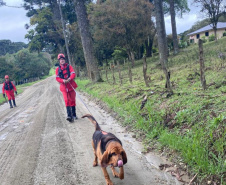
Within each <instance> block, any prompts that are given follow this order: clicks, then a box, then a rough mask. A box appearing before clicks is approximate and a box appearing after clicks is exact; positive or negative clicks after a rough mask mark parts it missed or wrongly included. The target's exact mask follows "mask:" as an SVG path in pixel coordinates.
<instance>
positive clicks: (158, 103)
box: [76, 38, 226, 184]
mask: <svg viewBox="0 0 226 185" xmlns="http://www.w3.org/2000/svg"><path fill="white" fill-rule="evenodd" d="M218 52H224V53H225V54H226V38H223V39H221V40H219V41H218V42H217V44H216V43H215V42H209V43H205V44H204V57H205V67H206V71H205V75H206V81H207V85H208V89H207V90H205V91H204V90H203V89H202V87H201V83H200V77H199V75H198V74H199V73H200V71H199V59H198V46H197V45H193V46H190V47H188V48H186V49H184V50H181V52H180V53H179V54H178V55H176V56H173V55H172V56H170V57H169V64H168V65H169V68H170V71H171V82H172V86H173V91H174V95H172V96H171V97H169V98H166V94H167V92H166V89H165V88H164V86H165V80H164V75H163V72H162V70H161V66H160V65H159V61H158V57H152V58H148V59H147V62H148V71H147V74H148V75H149V76H150V77H151V82H150V87H149V88H148V87H146V86H145V83H144V80H143V72H142V70H143V66H142V63H143V61H142V60H140V61H136V66H135V68H133V69H132V73H133V83H132V84H130V82H129V78H128V71H127V69H128V68H127V66H121V69H122V71H121V73H122V75H123V84H122V85H120V81H119V78H118V72H117V70H115V78H116V84H115V85H113V79H112V72H111V71H108V81H107V79H106V75H105V71H102V78H103V80H104V81H105V82H103V83H92V82H90V81H89V80H79V79H76V82H77V83H78V89H79V90H81V91H85V92H87V93H89V94H91V95H92V96H93V97H96V98H98V99H100V100H102V101H103V102H105V103H106V104H107V105H108V107H110V108H111V109H112V110H113V111H114V112H116V113H117V114H118V116H120V117H121V118H123V119H122V120H123V122H122V124H123V125H130V126H132V127H133V129H135V130H138V131H141V132H143V133H144V134H145V136H146V137H145V140H144V141H145V142H144V144H146V145H148V144H149V145H151V144H153V143H158V146H159V147H158V149H160V150H163V148H164V147H167V148H169V149H170V150H172V151H176V152H177V153H178V154H179V155H180V156H181V157H182V159H183V162H184V163H186V164H187V165H188V166H189V169H190V171H191V172H193V173H198V175H199V179H210V178H211V177H214V178H215V179H218V181H219V182H220V183H221V184H223V181H226V179H225V178H226V177H225V171H226V157H225V156H226V127H225V125H226V124H225V123H226V109H225V104H226V85H225V83H226V61H225V60H224V61H223V60H221V59H219V58H218ZM222 66H223V67H222ZM162 77H163V78H162ZM144 95H147V96H148V101H147V103H146V105H145V107H144V108H143V109H142V110H140V106H141V101H142V100H143V96H144ZM166 118H171V119H170V120H169V121H167V122H166V120H167V119H166ZM205 182H206V181H205Z"/></svg>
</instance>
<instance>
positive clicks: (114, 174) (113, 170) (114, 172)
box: [111, 166, 119, 177]
mask: <svg viewBox="0 0 226 185" xmlns="http://www.w3.org/2000/svg"><path fill="white" fill-rule="evenodd" d="M111 171H112V173H113V176H114V177H119V173H118V172H117V171H116V170H115V167H114V166H111Z"/></svg>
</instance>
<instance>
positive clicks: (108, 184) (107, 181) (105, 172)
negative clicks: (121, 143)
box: [102, 167, 113, 185]
mask: <svg viewBox="0 0 226 185" xmlns="http://www.w3.org/2000/svg"><path fill="white" fill-rule="evenodd" d="M102 171H103V173H104V177H105V180H106V184H107V185H113V183H112V182H111V179H110V177H109V175H108V172H107V169H106V168H103V167H102Z"/></svg>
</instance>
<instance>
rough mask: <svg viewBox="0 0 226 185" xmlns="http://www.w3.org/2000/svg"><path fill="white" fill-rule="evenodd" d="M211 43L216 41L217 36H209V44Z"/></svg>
mask: <svg viewBox="0 0 226 185" xmlns="http://www.w3.org/2000/svg"><path fill="white" fill-rule="evenodd" d="M211 41H215V36H214V35H213V34H212V35H210V36H209V42H211Z"/></svg>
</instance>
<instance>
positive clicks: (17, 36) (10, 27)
mask: <svg viewBox="0 0 226 185" xmlns="http://www.w3.org/2000/svg"><path fill="white" fill-rule="evenodd" d="M189 1H192V0H189ZM4 2H6V5H8V6H21V5H22V4H23V0H4ZM189 6H190V9H191V12H190V13H188V14H184V15H183V18H177V19H176V21H177V33H178V34H179V33H181V32H184V31H186V30H188V29H190V28H191V27H192V25H193V24H194V23H195V22H196V21H198V20H200V19H201V18H200V16H198V8H196V7H194V6H193V5H191V4H190V3H189ZM26 23H29V19H28V17H26V11H25V10H24V9H23V8H12V7H7V6H1V7H0V25H1V28H0V40H2V39H9V40H11V41H12V42H25V43H28V41H27V39H25V38H24V36H25V34H26V33H27V30H26V29H25V27H24V25H25V24H26ZM165 24H166V33H167V34H170V33H171V32H172V31H171V20H170V16H166V17H165Z"/></svg>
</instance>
